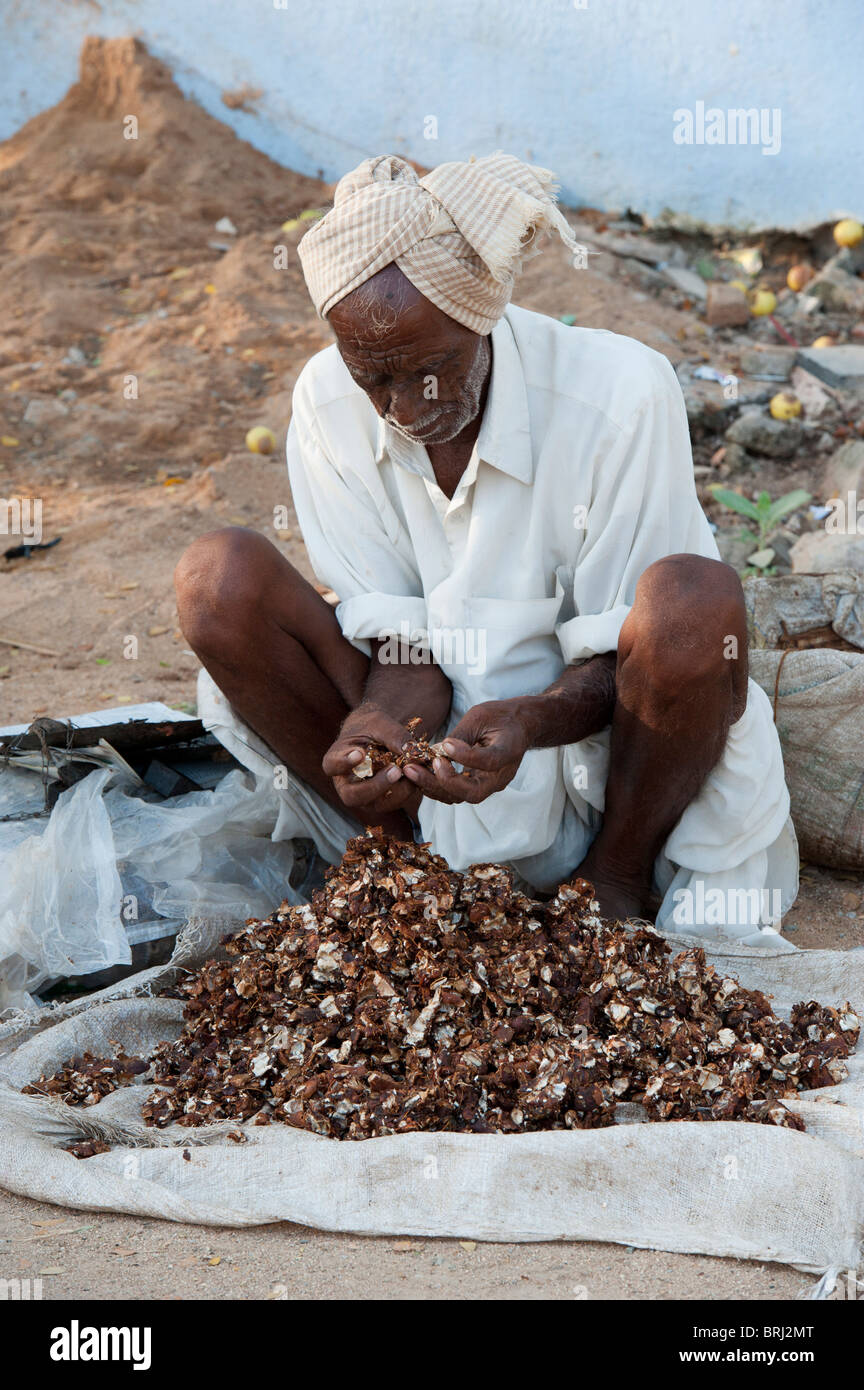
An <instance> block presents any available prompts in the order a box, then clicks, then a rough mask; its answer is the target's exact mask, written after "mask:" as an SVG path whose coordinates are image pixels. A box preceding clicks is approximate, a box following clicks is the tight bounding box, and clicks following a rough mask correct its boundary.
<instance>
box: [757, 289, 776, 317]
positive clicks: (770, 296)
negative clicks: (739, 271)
mask: <svg viewBox="0 0 864 1390" xmlns="http://www.w3.org/2000/svg"><path fill="white" fill-rule="evenodd" d="M776 308H777V296H776V294H774V292H773V290H754V291H753V294H752V295H751V297H750V313H751V314H755V315H756V317H757V318H761V317H762V316H763V315H764V314H773V313H774V310H775V309H776Z"/></svg>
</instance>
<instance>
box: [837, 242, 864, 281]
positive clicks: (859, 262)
mask: <svg viewBox="0 0 864 1390" xmlns="http://www.w3.org/2000/svg"><path fill="white" fill-rule="evenodd" d="M828 264H829V265H836V266H838V267H839V269H840V270H845V271H847V273H848V274H849V275H858V274H860V272H861V271H862V270H864V241H859V243H858V245H857V246H844V247H843V248H842V249H841V250H840V251H838V252H837V255H836V256H832V257H831V260H830V261H829V262H828Z"/></svg>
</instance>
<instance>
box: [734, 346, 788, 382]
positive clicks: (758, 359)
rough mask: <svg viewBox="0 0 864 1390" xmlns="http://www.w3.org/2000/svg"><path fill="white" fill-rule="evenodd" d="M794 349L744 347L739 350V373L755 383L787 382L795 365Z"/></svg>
mask: <svg viewBox="0 0 864 1390" xmlns="http://www.w3.org/2000/svg"><path fill="white" fill-rule="evenodd" d="M795 352H796V349H795V348H792V347H789V348H784V347H745V348H742V349H741V373H742V375H743V376H752V377H755V378H756V380H757V381H788V380H789V377H790V375H791V373H792V368H793V367H794V365H795Z"/></svg>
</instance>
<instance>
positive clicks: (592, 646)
mask: <svg viewBox="0 0 864 1390" xmlns="http://www.w3.org/2000/svg"><path fill="white" fill-rule="evenodd" d="M630 607H631V605H630V604H626V603H622V604H618V606H617V607H615V608H611V609H610V610H609V612H608V613H586V614H585V616H584V617H582V618H571V619H570V621H569V622H566V623H559V624H558V625H557V627H556V628H555V635H556V637H557V638H558V643H559V645H560V647H561V652H562V654H563V657H564V660H565V661H566V662H567V665H568V666H569V665H570V664H571V663H572V662H574V661H585V660H586V659H587V658H588V657H591V656H601V655H602V654H603V652H615V651H617V650H618V636H619V634H620V632H621V626H622V624H623V622H624V619H625V618H626V617H627V614H628V613H629V612H630Z"/></svg>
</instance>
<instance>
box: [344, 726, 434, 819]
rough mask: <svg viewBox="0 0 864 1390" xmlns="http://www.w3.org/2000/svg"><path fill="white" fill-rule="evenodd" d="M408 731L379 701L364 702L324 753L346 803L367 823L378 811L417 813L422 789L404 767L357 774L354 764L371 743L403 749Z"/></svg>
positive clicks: (391, 749) (398, 749)
mask: <svg viewBox="0 0 864 1390" xmlns="http://www.w3.org/2000/svg"><path fill="white" fill-rule="evenodd" d="M407 737H408V731H407V730H406V728H405V726H404V724H400V723H399V720H398V719H394V718H393V716H392V715H389V714H387V713H385V711H384V710H382V709H379V708H378V707H377V706H375V705H371V704H361V705H358V706H357V708H356V709H354V710H352V711H351V713H350V714H349V715H348V718H347V719H346V720H345V723H344V724H343V725H342V728H341V730H340V732H339V737H338V738H337V739H336V742H335V743H332V744H331V745H330V747H329V748H328V749H327V752H326V753H325V754H324V759H323V762H322V764H321V765H322V767H323V769H324V771H325V773H326V774H327V776H328V777H330V778H332V780H333V785H334V787H335V788H336V791H337V792H338V794H339V798H340V800H341V801H342V803H343V804H344V805H345V806H347V807H348V809H349V810H350V811H352V812H353V813H354V815H356V816H357V817H358V818H359V819H360V820H362V821H364V822H365V823H366V824H367V825H371V824H373V823H374V820H375V817H376V816H378V815H384V814H388V813H390V812H393V811H403V810H404V811H406V812H407V813H408V814H409V815H412V816H413V815H415V814H416V811H417V807H418V806H419V804H420V795H421V794H420V792H419V791H418V789H417V788H416V787H414V786H412V784H411V783H410V782H408V781H406V780H405V778H404V777H403V776H402V771H401V768H398V767H385V768H382V769H381V771H380V772H376V773H375V774H374V776H372V777H363V778H360V777H355V776H354V768H355V767H356V766H357V764H358V763H362V761H363V759H364V758H365V756H366V750H367V748H368V746H369V744H370V743H381V744H383V745H384V747H385V748H389V749H390V752H391V753H399V752H400V751H401V748H402V745H403V743H404V742H405V740H406V738H407Z"/></svg>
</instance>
